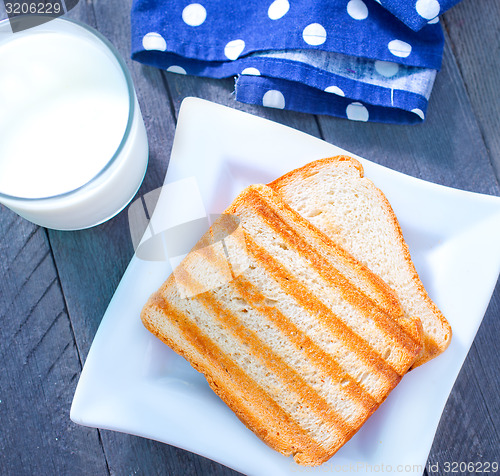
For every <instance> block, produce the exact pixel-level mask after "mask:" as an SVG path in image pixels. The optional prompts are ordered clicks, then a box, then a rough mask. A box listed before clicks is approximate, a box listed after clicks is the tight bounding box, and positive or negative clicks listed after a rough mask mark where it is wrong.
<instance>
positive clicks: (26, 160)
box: [0, 31, 129, 198]
mask: <svg viewBox="0 0 500 476" xmlns="http://www.w3.org/2000/svg"><path fill="white" fill-rule="evenodd" d="M15 35H19V36H14V38H15V39H12V35H9V38H8V39H7V40H6V39H4V38H1V37H0V192H2V193H4V194H8V195H13V196H16V197H26V198H41V197H49V196H54V195H58V194H61V193H64V192H68V191H71V190H74V189H76V188H78V187H80V186H81V185H84V184H85V183H87V182H88V181H89V180H91V179H92V178H93V177H94V176H95V175H96V174H98V173H99V171H100V170H102V168H103V167H104V166H105V165H106V164H107V163H108V161H109V160H110V159H111V157H112V156H113V154H114V153H115V151H116V149H117V148H118V146H119V144H120V142H121V140H122V138H123V134H124V132H125V129H126V126H127V119H128V112H129V96H128V90H127V84H126V81H125V79H124V77H123V73H122V72H121V70H120V69H119V66H118V64H116V61H114V60H113V58H110V56H109V53H108V52H106V51H103V49H102V48H99V47H98V46H96V45H95V44H93V43H92V42H91V41H89V40H88V39H86V38H84V37H78V36H75V35H69V34H66V33H61V32H58V33H55V32H50V31H48V32H34V33H30V32H27V33H24V34H19V33H17V34H15Z"/></svg>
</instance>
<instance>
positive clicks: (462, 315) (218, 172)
mask: <svg viewBox="0 0 500 476" xmlns="http://www.w3.org/2000/svg"><path fill="white" fill-rule="evenodd" d="M342 153H345V151H343V150H341V149H339V148H338V147H335V146H333V145H331V144H328V143H326V142H324V141H321V140H319V139H316V138H314V137H311V136H309V135H307V134H304V133H302V132H299V131H296V130H294V129H290V128H288V127H285V126H282V125H279V124H276V123H273V122H270V121H267V120H265V119H262V118H258V117H255V116H252V115H249V114H246V113H243V112H240V111H236V110H233V109H230V108H226V107H223V106H220V105H216V104H213V103H210V102H207V101H203V100H200V99H194V98H188V99H186V100H185V101H184V102H183V104H182V107H181V112H180V114H179V121H178V125H177V131H176V135H175V142H174V146H173V149H172V156H171V159H170V164H169V168H168V173H167V177H166V180H165V185H164V187H163V188H162V190H161V194H160V198H159V200H158V204H157V206H156V210H155V213H154V216H153V218H152V222H151V223H152V226H150V228H149V230H148V233H149V234H150V231H151V230H152V229H154V230H155V231H156V233H158V232H159V231H162V230H166V229H169V228H171V227H172V226H175V225H179V224H182V223H185V222H190V221H193V220H196V219H198V218H200V217H204V216H206V215H207V214H209V213H218V212H219V213H220V212H221V211H223V210H224V209H225V208H226V206H227V205H229V203H230V202H231V201H232V199H233V198H234V197H235V196H236V195H237V194H238V192H239V191H241V190H242V189H243V188H244V187H245V186H247V185H249V184H251V183H267V182H269V181H271V180H273V179H275V178H276V177H278V176H280V175H282V174H283V173H285V172H287V171H289V170H292V169H294V168H296V167H299V166H302V165H304V164H305V163H307V162H310V161H312V160H315V159H319V158H322V157H328V156H332V155H337V154H342ZM358 159H359V157H358ZM360 160H361V162H362V164H363V166H364V168H365V175H366V176H367V177H369V178H371V179H372V180H373V181H374V182H375V184H376V185H377V186H379V187H380V188H381V189H382V190H383V191H384V193H385V194H386V195H387V197H388V199H389V201H390V202H391V204H392V205H393V208H394V211H395V212H396V215H397V216H398V218H399V220H400V223H401V227H402V229H403V232H404V235H405V237H406V239H407V242H408V245H409V247H410V251H411V254H412V256H413V259H414V262H415V265H416V267H417V270H418V271H419V274H420V276H421V279H422V281H423V283H424V285H425V287H426V288H427V290H428V292H429V294H430V296H431V298H432V299H433V300H434V301H435V302H436V304H437V305H438V306H439V307H440V309H441V310H442V311H443V313H444V314H445V316H447V318H448V320H449V321H450V323H451V325H452V328H453V340H452V343H451V345H450V347H449V349H448V350H447V351H446V352H445V353H444V354H443V355H441V356H439V357H438V358H436V359H434V360H433V361H431V362H429V363H427V364H426V365H424V366H422V367H419V368H418V369H416V370H414V371H412V372H410V374H408V375H407V376H405V377H404V379H403V381H402V382H401V384H400V385H399V386H398V387H397V388H396V389H395V390H394V391H393V392H392V393H391V395H390V396H389V398H388V400H387V401H386V402H385V403H384V404H383V405H382V406H381V408H380V409H379V410H378V411H377V412H376V413H375V414H374V415H373V416H372V417H371V418H370V419H369V421H368V422H367V423H366V424H365V425H364V427H363V428H362V429H361V430H360V431H359V432H358V433H357V434H356V435H355V436H354V437H353V438H352V439H351V440H350V441H349V442H348V443H347V444H346V445H345V446H344V447H343V448H342V449H341V450H340V451H339V452H338V453H337V454H336V455H335V456H334V457H333V458H332V459H331V460H330V461H328V462H327V463H325V464H323V465H322V466H320V467H318V468H314V469H309V468H307V469H306V468H302V467H299V466H297V465H296V464H295V463H294V462H293V459H292V458H285V457H283V456H281V455H280V454H278V453H277V452H275V451H273V450H271V449H269V448H268V447H267V446H266V445H265V444H264V443H262V442H261V441H260V440H259V439H258V438H257V437H256V436H254V434H253V433H252V432H250V431H249V430H247V429H246V427H245V426H244V425H243V424H242V423H241V422H240V421H239V420H238V419H237V418H236V416H235V415H234V414H233V413H232V412H231V411H230V410H229V409H228V408H227V407H226V406H225V404H224V403H223V402H222V401H221V400H220V399H219V398H218V397H217V396H216V395H215V394H214V393H213V392H212V391H211V389H210V387H209V386H208V384H207V383H206V381H205V379H204V378H203V376H202V375H201V374H199V373H197V372H196V371H195V370H193V369H192V368H191V367H190V365H189V364H188V363H187V362H186V361H185V360H184V359H182V358H181V357H179V356H177V355H176V354H174V353H173V352H172V351H171V350H170V349H169V348H168V347H167V346H165V345H164V344H162V343H161V342H160V341H159V340H157V339H156V338H155V337H153V336H152V335H151V334H149V332H147V331H146V330H145V329H144V328H143V326H142V324H141V322H140V318H139V314H140V311H141V308H142V306H143V304H144V303H145V302H146V300H147V298H148V297H149V295H150V294H151V293H152V292H153V291H155V290H156V289H157V288H158V287H159V286H160V284H161V283H162V282H163V281H164V280H165V279H166V278H167V276H168V275H169V274H170V272H171V264H173V263H174V261H175V259H172V260H170V261H145V260H142V259H140V258H138V257H137V255H136V256H134V257H133V258H132V261H131V262H130V265H129V267H128V268H127V271H126V273H125V274H124V276H123V278H122V281H121V283H120V285H119V286H118V288H117V290H116V293H115V295H114V297H113V299H112V301H111V302H110V304H109V307H108V309H107V311H106V314H105V315H104V317H103V320H102V323H101V325H100V327H99V330H98V332H97V334H96V336H95V339H94V342H93V344H92V348H91V350H90V353H89V355H88V358H87V361H86V363H85V367H84V369H83V372H82V375H81V378H80V381H79V383H78V388H77V390H76V393H75V397H74V400H73V405H72V408H71V419H72V420H73V421H75V422H77V423H80V424H82V425H87V426H91V427H98V428H105V429H111V430H117V431H121V432H126V433H131V434H135V435H140V436H144V437H147V438H152V439H155V440H159V441H163V442H165V443H168V444H171V445H174V446H178V447H180V448H184V449H187V450H189V451H192V452H194V453H198V454H200V455H203V456H205V457H208V458H210V459H213V460H215V461H218V462H220V463H222V464H224V465H226V466H229V467H231V468H234V469H236V470H238V471H240V472H242V473H245V474H249V475H266V476H267V475H274V476H284V475H289V474H297V473H299V474H300V473H301V472H307V473H308V474H309V473H314V474H316V473H317V474H325V473H327V474H328V473H331V474H335V473H339V472H343V471H345V472H348V471H350V472H357V473H358V474H370V473H373V472H384V474H391V473H392V474H401V472H404V473H405V474H407V475H410V474H415V475H417V474H418V475H419V474H422V472H423V470H424V466H425V463H426V461H427V457H428V453H429V450H430V447H431V444H432V441H433V438H434V434H435V431H436V428H437V425H438V423H439V419H440V416H441V412H442V411H443V408H444V405H445V403H446V400H447V398H448V395H449V393H450V391H451V389H452V386H453V383H454V382H455V379H456V377H457V375H458V373H459V371H460V368H461V366H462V364H463V361H464V359H465V357H466V355H467V352H468V350H469V348H470V346H471V344H472V341H473V339H474V336H475V334H476V331H477V329H478V327H479V325H480V323H481V320H482V318H483V315H484V313H485V311H486V307H487V305H488V302H489V300H490V298H491V294H492V292H493V289H494V286H495V284H496V281H497V277H498V274H499V271H500V246H498V243H499V242H500V198H498V197H492V196H486V195H480V194H473V193H469V192H463V191H459V190H455V189H450V188H446V187H443V186H439V185H435V184H431V183H428V182H424V181H421V180H418V179H415V178H412V177H408V176H405V175H403V174H401V173H398V172H395V171H392V170H389V169H386V168H384V167H381V166H379V165H376V164H373V163H370V162H368V161H366V160H364V159H360ZM146 198H147V197H146ZM145 202H146V204H147V203H148V200H147V199H146V201H145ZM137 203H141V202H137ZM132 208H133V207H132ZM194 235H196V236H194ZM147 236H150V235H147ZM200 236H201V232H200V233H199V234H196V233H195V234H193V236H189V237H188V238H187V239H188V241H189V243H186V244H185V245H186V246H187V247H188V248H189V246H191V245H194V243H195V242H196V241H197V240H198V239H199V238H200Z"/></svg>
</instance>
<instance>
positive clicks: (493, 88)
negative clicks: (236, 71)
mask: <svg viewBox="0 0 500 476" xmlns="http://www.w3.org/2000/svg"><path fill="white" fill-rule="evenodd" d="M499 18H500V2H498V0H476V1H472V2H470V1H469V2H467V1H465V2H460V3H459V4H458V5H456V6H455V7H454V8H452V9H451V10H449V11H448V13H446V14H445V15H444V21H443V25H444V26H445V28H446V30H447V33H448V35H449V38H450V42H451V45H452V47H453V51H454V52H455V55H456V58H457V63H458V66H459V68H460V73H461V75H462V78H463V80H464V82H465V87H466V88H467V93H468V95H469V98H470V101H471V104H472V109H473V111H474V113H475V115H476V117H477V119H478V122H479V127H480V129H481V134H482V136H483V139H484V142H485V144H486V147H487V148H488V151H489V153H490V159H491V161H492V163H493V166H494V168H495V171H496V176H497V178H500V134H499V133H498V132H499V131H500V114H499V111H500V94H499V93H498V85H499V83H500V55H499V54H498V51H499V48H500V35H499V29H500V26H499Z"/></svg>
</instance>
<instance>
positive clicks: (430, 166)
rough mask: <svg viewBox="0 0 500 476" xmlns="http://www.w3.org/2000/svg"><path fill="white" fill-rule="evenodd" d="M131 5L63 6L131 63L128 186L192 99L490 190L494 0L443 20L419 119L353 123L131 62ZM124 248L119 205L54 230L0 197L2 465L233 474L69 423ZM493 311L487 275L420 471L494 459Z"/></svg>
mask: <svg viewBox="0 0 500 476" xmlns="http://www.w3.org/2000/svg"><path fill="white" fill-rule="evenodd" d="M130 5H131V0H107V1H97V0H95V1H92V0H81V1H80V2H79V4H78V5H77V6H76V7H75V8H74V9H73V10H72V11H71V12H70V13H69V14H68V16H69V17H72V18H76V19H79V20H81V21H83V22H85V23H88V24H89V25H91V26H93V27H95V28H97V29H98V30H99V31H100V32H101V33H102V34H104V35H105V36H106V37H107V38H108V39H109V40H110V41H111V42H112V43H113V44H114V45H115V46H116V47H117V48H118V50H119V51H120V53H121V54H122V56H123V57H124V58H125V59H126V61H127V64H128V66H129V68H130V70H131V73H132V77H133V80H134V83H135V87H136V91H137V96H138V99H139V103H140V106H141V110H142V113H143V117H144V120H145V124H146V128H147V132H148V137H149V144H150V162H149V167H148V171H147V174H146V177H145V180H144V183H143V185H142V187H141V189H140V191H139V194H144V193H146V192H148V191H149V190H153V189H155V188H157V187H159V186H160V185H161V184H162V182H163V179H164V176H165V172H166V170H167V166H168V160H169V156H170V150H171V147H172V140H173V137H174V132H175V124H176V120H177V113H178V110H179V106H180V103H181V101H182V100H183V98H185V97H187V96H196V97H201V98H204V99H208V100H210V101H214V102H217V103H220V104H224V105H226V106H229V107H233V108H237V109H240V110H244V111H247V112H250V113H253V114H256V115H258V116H261V117H265V118H268V119H271V120H274V121H276V122H279V123H282V124H286V125H288V126H291V127H294V128H296V129H299V130H302V131H304V132H307V133H308V134H311V135H314V136H316V137H320V138H322V139H324V140H326V141H328V142H331V143H334V144H336V145H338V146H340V147H343V148H345V149H347V150H350V151H352V152H353V153H356V154H359V155H361V156H363V157H365V158H367V159H369V160H372V161H374V162H377V163H380V164H383V165H386V166H388V167H391V168H393V169H396V170H399V171H402V172H404V173H407V174H410V175H413V176H416V177H420V178H423V179H425V180H429V181H432V182H436V183H440V184H445V185H449V186H452V187H457V188H460V189H464V190H470V191H475V192H481V193H487V194H492V195H500V187H499V176H500V175H499V174H500V134H499V132H500V94H499V86H500V3H499V2H498V0H463V1H462V2H461V3H459V4H458V5H457V6H455V7H454V8H452V9H451V10H450V11H449V12H448V13H446V14H445V15H444V16H443V19H442V24H443V26H444V30H445V36H446V46H445V53H444V58H443V67H442V71H440V73H439V74H438V76H437V80H436V84H435V87H434V90H433V93H432V96H431V101H430V106H429V110H428V117H427V119H426V121H425V122H424V123H423V124H422V125H418V126H396V125H384V124H371V123H367V124H360V123H357V122H350V121H347V120H342V119H337V118H332V117H326V116H320V117H319V116H312V115H307V114H299V113H294V112H291V111H281V110H276V109H268V108H263V107H259V106H252V105H246V104H241V103H237V102H235V100H234V98H233V96H232V89H233V81H232V80H222V81H221V80H211V79H202V78H196V77H189V76H180V75H175V74H172V73H166V72H163V71H159V70H157V69H154V68H151V67H148V66H143V65H140V64H138V63H135V62H133V61H131V60H130V59H129V55H130V51H129V48H130V46H129V45H130V27H129V11H130ZM0 18H5V11H4V9H3V6H1V3H0ZM0 66H1V65H0ZM0 140H1V139H0ZM132 254H133V248H132V244H131V241H130V238H129V234H128V223H127V215H126V213H121V214H119V215H118V216H117V217H115V218H114V219H112V220H110V221H108V222H107V223H105V224H103V225H101V226H98V227H96V228H93V229H90V230H84V231H78V232H59V231H53V230H46V229H44V228H40V227H37V226H35V225H32V224H30V223H28V222H27V221H25V220H24V219H22V218H19V217H18V216H17V215H15V214H14V213H13V212H11V211H10V210H8V209H7V208H5V207H4V206H2V205H0V316H1V317H0V319H1V320H0V361H1V366H0V475H8V476H11V475H12V476H18V475H37V476H38V475H99V476H100V475H108V474H109V475H120V476H121V475H124V476H125V475H146V476H149V475H200V476H208V475H222V476H225V475H230V474H237V473H236V472H234V471H232V470H230V469H228V468H225V467H223V466H221V465H220V464H217V463H214V462H212V461H210V460H207V459H205V458H202V457H199V456H197V455H194V454H192V453H188V452H186V451H183V450H180V449H177V448H174V447H171V446H169V445H165V444H162V443H158V442H155V441H151V440H147V439H144V438H138V437H134V436H130V435H125V434H121V433H116V432H111V431H102V430H96V429H90V428H85V427H82V426H78V425H76V424H74V423H72V422H71V421H70V419H69V409H70V406H71V401H72V398H73V394H74V390H75V387H76V384H77V381H78V378H79V375H80V372H81V369H82V364H83V362H84V361H85V359H86V356H87V354H88V352H89V349H90V346H91V343H92V339H93V337H94V335H95V332H96V330H97V328H98V326H99V323H100V320H101V318H102V315H103V314H104V311H105V309H106V307H107V305H108V303H109V300H110V299H111V297H112V295H113V293H114V290H115V289H116V287H117V285H118V283H119V281H120V279H121V276H122V275H123V273H124V271H125V268H126V266H127V264H128V262H129V260H130V258H131V256H132ZM499 317H500V285H497V287H496V290H495V292H494V295H493V298H492V300H491V302H490V305H489V307H488V309H487V311H486V315H485V318H484V321H483V324H482V326H481V328H480V329H479V332H478V334H477V337H476V339H475V341H474V344H473V346H472V348H471V351H470V353H469V356H468V358H467V360H466V362H465V364H464V367H463V369H462V371H461V373H460V375H459V378H458V380H457V382H456V384H455V387H454V388H453V391H452V393H451V396H450V398H449V400H448V403H447V405H446V408H445V411H444V413H443V416H442V419H441V422H440V425H439V428H438V432H437V434H436V437H435V440H434V445H433V447H432V450H431V453H430V455H429V461H428V468H429V469H430V468H432V465H435V464H436V463H438V464H440V465H441V468H442V467H443V466H442V465H443V464H444V463H445V462H453V461H457V462H461V461H464V462H487V461H490V462H492V461H498V462H500V398H499V395H500V381H499V378H498V375H497V372H498V370H497V369H498V368H500V354H499V353H498V351H497V350H496V345H497V341H498V339H499V336H500V319H499ZM429 465H431V466H429ZM425 472H426V474H428V475H429V476H432V475H435V474H445V473H444V472H442V471H440V472H439V473H435V472H432V471H430V470H429V471H427V470H426V471H425ZM459 474H472V473H469V472H465V473H464V472H462V473H459ZM270 476H272V475H270Z"/></svg>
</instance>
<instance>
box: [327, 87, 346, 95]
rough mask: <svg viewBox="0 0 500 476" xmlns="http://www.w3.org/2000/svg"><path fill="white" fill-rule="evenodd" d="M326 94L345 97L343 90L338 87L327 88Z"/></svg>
mask: <svg viewBox="0 0 500 476" xmlns="http://www.w3.org/2000/svg"><path fill="white" fill-rule="evenodd" d="M325 92H326V93H332V94H336V95H337V96H342V97H344V96H345V94H344V91H342V89H340V88H339V87H338V86H328V87H327V88H325Z"/></svg>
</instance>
